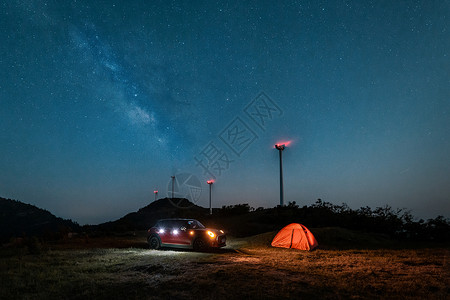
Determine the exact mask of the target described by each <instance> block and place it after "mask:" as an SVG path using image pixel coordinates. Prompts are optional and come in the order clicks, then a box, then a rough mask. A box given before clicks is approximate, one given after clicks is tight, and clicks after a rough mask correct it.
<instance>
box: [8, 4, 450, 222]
mask: <svg viewBox="0 0 450 300" xmlns="http://www.w3.org/2000/svg"><path fill="white" fill-rule="evenodd" d="M449 18H450V1H433V0H424V1H413V0H411V1H360V0H355V1H282V3H277V2H269V1H246V2H245V3H244V1H233V2H232V1H217V2H215V1H205V2H200V1H195V3H194V2H191V1H185V2H169V1H34V0H30V1H2V2H1V11H0V170H1V172H0V196H1V197H6V198H12V199H17V200H20V201H23V202H26V203H30V204H34V205H36V206H38V207H41V208H44V209H47V210H49V211H51V212H52V213H54V214H56V215H57V216H60V217H63V218H70V219H73V220H74V221H77V222H79V223H80V224H86V223H90V224H97V223H100V222H105V221H110V220H114V219H117V218H119V217H121V216H123V215H125V214H126V213H129V212H132V211H136V210H137V209H139V208H141V207H143V206H145V205H147V204H149V203H150V202H151V201H152V200H153V199H154V194H153V190H154V189H158V190H159V194H158V196H159V198H162V197H166V196H168V195H170V194H168V186H170V184H171V183H170V182H171V177H170V176H171V175H176V179H177V180H179V182H178V181H177V184H179V185H181V184H183V183H185V185H184V186H182V189H181V191H183V189H184V191H185V192H186V191H188V193H190V194H189V195H190V197H191V200H193V201H194V202H196V203H197V204H199V205H202V206H205V207H206V206H208V190H207V189H208V186H207V184H206V180H207V179H211V178H214V177H215V180H216V181H215V183H214V184H213V206H215V207H221V206H222V205H230V204H238V203H248V204H249V205H250V206H252V207H255V208H256V207H260V206H263V207H273V206H275V205H277V204H278V203H279V181H278V180H279V160H278V152H277V150H275V149H274V144H275V143H277V142H287V141H291V142H290V144H289V145H288V147H287V148H286V150H285V151H284V152H283V161H284V178H285V202H289V201H296V202H297V204H299V205H301V206H302V205H309V204H311V203H314V202H315V201H316V199H318V198H321V199H322V200H324V201H329V202H332V203H335V204H341V203H343V202H345V203H347V204H348V205H349V206H350V207H351V208H355V209H356V208H359V207H361V206H370V207H372V208H375V207H377V206H384V205H386V204H388V205H390V206H392V207H394V208H407V209H410V210H411V213H412V214H413V215H415V216H417V217H419V218H434V217H436V216H437V215H444V216H446V217H449V216H450V196H449V195H450V100H449V99H450V29H449V26H448V24H449V21H450V20H449ZM185 179H189V180H188V181H187V182H184V180H185ZM196 179H198V180H199V181H198V182H201V185H202V186H201V187H202V189H203V191H202V193H201V195H198V193H199V190H198V189H195V186H196V182H197V181H196ZM176 195H179V196H183V195H184V194H183V195H181V194H176ZM186 195H187V194H186ZM193 195H194V196H193ZM198 197H199V198H198ZM188 198H189V197H188Z"/></svg>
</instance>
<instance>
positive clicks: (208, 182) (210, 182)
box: [206, 179, 214, 215]
mask: <svg viewBox="0 0 450 300" xmlns="http://www.w3.org/2000/svg"><path fill="white" fill-rule="evenodd" d="M206 183H207V184H209V214H210V215H212V202H211V188H212V185H213V183H214V180H212V179H211V180H208V181H207V182H206Z"/></svg>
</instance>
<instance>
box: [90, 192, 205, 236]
mask: <svg viewBox="0 0 450 300" xmlns="http://www.w3.org/2000/svg"><path fill="white" fill-rule="evenodd" d="M207 213H208V209H206V208H203V207H200V206H197V205H195V204H194V203H192V202H190V201H189V200H187V199H184V198H174V199H169V198H164V199H159V200H156V201H154V202H152V203H150V204H149V205H147V206H145V207H143V208H141V209H139V210H138V211H137V212H132V213H129V214H127V215H125V216H124V217H122V218H120V219H118V220H116V221H112V222H106V223H102V224H99V225H88V226H85V229H87V230H88V231H110V232H116V231H129V230H145V229H148V228H150V227H151V226H153V225H154V224H155V223H156V221H158V220H159V219H165V218H200V219H201V216H203V215H205V214H207Z"/></svg>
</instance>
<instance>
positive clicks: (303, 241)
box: [271, 223, 319, 250]
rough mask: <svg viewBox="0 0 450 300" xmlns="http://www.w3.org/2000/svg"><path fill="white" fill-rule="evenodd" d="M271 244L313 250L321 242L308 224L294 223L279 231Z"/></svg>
mask: <svg viewBox="0 0 450 300" xmlns="http://www.w3.org/2000/svg"><path fill="white" fill-rule="evenodd" d="M271 245H272V247H281V248H295V249H300V250H312V249H314V248H316V247H317V246H319V243H317V241H316V238H315V237H314V235H313V234H312V233H311V231H309V229H308V228H306V226H303V225H302V224H298V223H292V224H289V225H288V226H286V227H284V228H283V229H281V230H280V231H279V232H278V233H277V235H276V236H275V237H274V238H273V240H272V244H271Z"/></svg>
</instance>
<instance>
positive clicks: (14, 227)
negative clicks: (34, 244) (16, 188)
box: [0, 197, 80, 243]
mask: <svg viewBox="0 0 450 300" xmlns="http://www.w3.org/2000/svg"><path fill="white" fill-rule="evenodd" d="M79 229H80V226H79V225H78V224H77V223H74V222H72V221H71V220H65V219H62V218H58V217H56V216H55V215H53V214H51V213H50V212H49V211H47V210H44V209H41V208H38V207H36V206H34V205H31V204H26V203H23V202H20V201H17V200H11V199H5V198H1V197H0V242H2V243H3V242H7V241H8V240H10V239H11V238H14V237H30V236H40V237H44V238H49V239H51V238H58V237H60V236H61V234H64V233H68V232H71V231H79Z"/></svg>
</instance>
